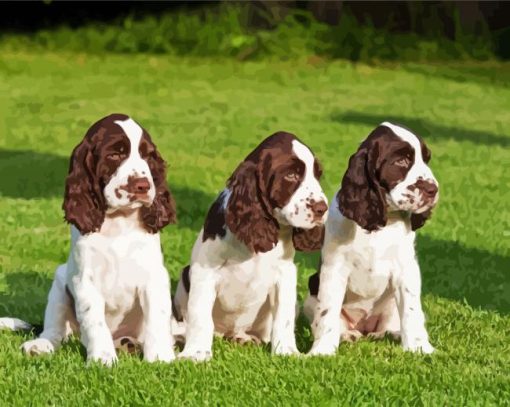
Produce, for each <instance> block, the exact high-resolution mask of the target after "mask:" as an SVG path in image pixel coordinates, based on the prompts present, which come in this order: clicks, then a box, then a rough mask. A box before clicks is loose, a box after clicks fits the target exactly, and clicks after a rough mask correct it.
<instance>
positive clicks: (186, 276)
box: [181, 264, 190, 293]
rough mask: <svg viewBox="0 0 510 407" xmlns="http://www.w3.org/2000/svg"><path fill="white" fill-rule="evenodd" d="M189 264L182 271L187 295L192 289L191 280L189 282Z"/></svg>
mask: <svg viewBox="0 0 510 407" xmlns="http://www.w3.org/2000/svg"><path fill="white" fill-rule="evenodd" d="M189 269H190V266H189V264H188V265H187V266H186V267H184V268H183V269H182V273H181V278H182V284H183V285H184V289H185V290H186V292H187V293H189V289H190V280H189Z"/></svg>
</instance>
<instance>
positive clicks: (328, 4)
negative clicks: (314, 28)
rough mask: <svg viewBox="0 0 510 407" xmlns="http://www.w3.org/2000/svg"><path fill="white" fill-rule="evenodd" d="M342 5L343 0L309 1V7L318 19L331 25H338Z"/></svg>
mask: <svg viewBox="0 0 510 407" xmlns="http://www.w3.org/2000/svg"><path fill="white" fill-rule="evenodd" d="M342 6H343V0H334V1H324V0H317V1H309V2H308V9H309V10H310V11H311V12H312V14H313V16H314V17H315V18H316V19H317V20H318V21H321V22H323V23H326V24H329V25H337V24H338V23H339V22H340V16H341V14H342Z"/></svg>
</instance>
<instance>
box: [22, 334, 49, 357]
mask: <svg viewBox="0 0 510 407" xmlns="http://www.w3.org/2000/svg"><path fill="white" fill-rule="evenodd" d="M21 350H22V351H23V353H25V354H26V355H29V356H38V355H43V354H45V353H52V352H53V351H54V350H55V348H54V346H53V344H52V343H51V342H50V341H49V340H47V339H44V338H37V339H33V340H31V341H27V342H25V343H24V344H23V345H21Z"/></svg>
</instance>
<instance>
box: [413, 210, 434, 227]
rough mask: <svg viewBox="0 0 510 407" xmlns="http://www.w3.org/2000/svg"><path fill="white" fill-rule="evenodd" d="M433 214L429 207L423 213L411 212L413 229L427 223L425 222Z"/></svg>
mask: <svg viewBox="0 0 510 407" xmlns="http://www.w3.org/2000/svg"><path fill="white" fill-rule="evenodd" d="M431 215H432V210H431V209H429V210H427V211H425V212H423V213H413V214H411V229H412V230H416V229H419V228H421V227H422V226H423V225H425V222H426V221H427V220H428V219H429V218H430V216H431Z"/></svg>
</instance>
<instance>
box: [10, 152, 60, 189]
mask: <svg viewBox="0 0 510 407" xmlns="http://www.w3.org/2000/svg"><path fill="white" fill-rule="evenodd" d="M68 165H69V159H68V158H66V157H61V156H58V155H55V154H49V153H39V152H35V151H30V150H8V149H0V174H2V176H1V177H0V195H1V196H7V197H10V198H23V199H34V198H50V197H55V196H63V194H64V180H65V177H66V175H67V169H68Z"/></svg>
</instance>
